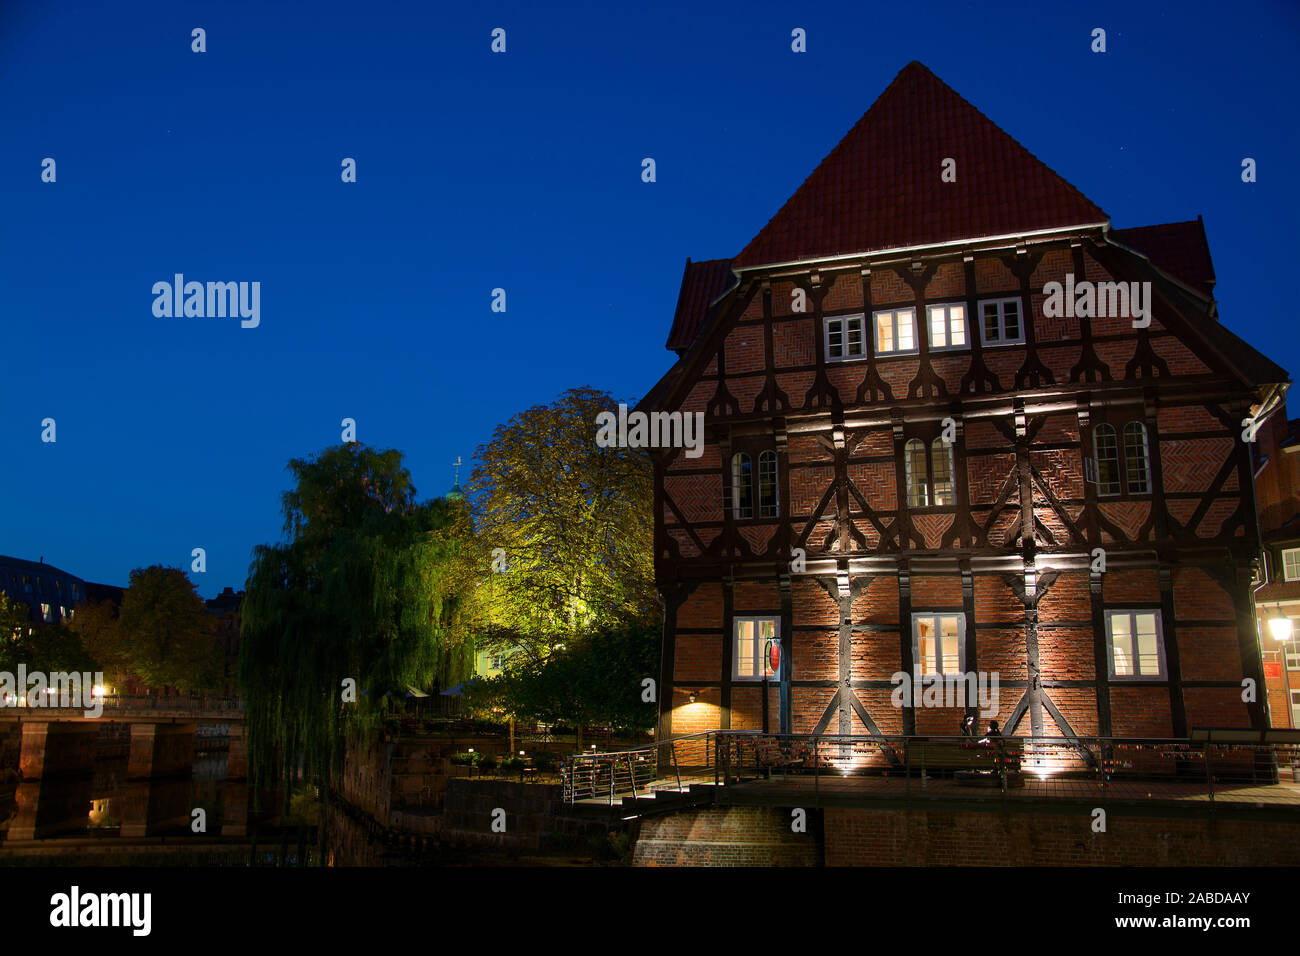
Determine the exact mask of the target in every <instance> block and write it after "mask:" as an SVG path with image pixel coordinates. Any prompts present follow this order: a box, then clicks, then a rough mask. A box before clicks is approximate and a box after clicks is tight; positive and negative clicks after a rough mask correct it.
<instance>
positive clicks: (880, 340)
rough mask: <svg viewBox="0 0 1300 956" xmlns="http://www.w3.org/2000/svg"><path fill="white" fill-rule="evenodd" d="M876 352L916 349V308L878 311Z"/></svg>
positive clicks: (885, 352)
mask: <svg viewBox="0 0 1300 956" xmlns="http://www.w3.org/2000/svg"><path fill="white" fill-rule="evenodd" d="M874 318H875V320H876V352H877V354H879V355H888V354H890V353H900V352H915V351H916V310H915V309H893V310H892V311H887V312H876V313H875V314H874Z"/></svg>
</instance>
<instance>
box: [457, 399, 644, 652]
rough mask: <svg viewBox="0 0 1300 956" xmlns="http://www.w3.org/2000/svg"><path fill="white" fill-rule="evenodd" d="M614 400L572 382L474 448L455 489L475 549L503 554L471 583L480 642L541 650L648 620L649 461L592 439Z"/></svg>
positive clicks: (491, 646) (494, 647) (490, 646)
mask: <svg viewBox="0 0 1300 956" xmlns="http://www.w3.org/2000/svg"><path fill="white" fill-rule="evenodd" d="M617 408H618V405H617V403H616V402H615V401H614V399H613V398H611V397H610V396H609V395H608V394H607V393H605V392H601V391H597V390H595V389H592V388H577V389H572V390H570V391H567V392H565V393H564V394H562V395H561V396H560V397H559V398H558V399H557V400H556V401H555V402H554V403H552V404H550V405H540V406H537V407H535V408H530V409H528V410H527V411H525V412H523V413H521V414H519V415H517V416H515V417H514V418H513V419H511V420H510V421H509V422H508V423H507V424H505V425H502V426H499V427H498V428H497V429H496V431H495V432H494V433H493V436H492V440H491V442H490V443H489V444H488V445H486V446H484V447H481V448H480V449H479V450H478V453H477V456H476V465H475V468H474V472H473V475H472V476H471V478H470V481H469V483H468V488H467V490H468V493H469V495H470V497H471V499H472V501H473V503H474V513H475V519H476V532H477V536H478V538H479V540H480V542H481V546H482V548H483V549H484V552H485V556H481V558H480V560H484V561H485V562H488V561H490V559H491V556H492V554H493V552H494V551H495V549H500V551H497V552H496V553H497V555H498V556H500V555H501V552H504V561H505V566H506V570H505V571H503V572H500V571H490V570H489V573H488V574H487V575H486V576H485V579H484V583H483V586H482V587H481V588H480V589H479V591H478V593H477V600H478V610H479V614H478V620H479V624H480V649H485V648H486V649H491V650H506V649H509V648H512V647H519V648H521V649H522V650H523V651H524V652H525V653H524V656H525V657H526V658H528V659H530V660H532V661H541V660H544V659H545V658H546V657H547V656H548V655H549V654H550V653H551V652H552V650H553V649H554V648H555V647H556V646H557V645H560V644H573V643H575V642H576V641H578V640H579V639H581V637H582V635H584V634H591V633H594V632H598V631H602V630H610V629H618V628H623V627H626V626H628V625H629V624H649V623H652V622H653V621H654V620H655V618H656V616H657V604H656V602H655V595H654V566H653V534H654V522H653V515H652V503H653V500H654V494H653V471H652V468H651V465H650V461H649V459H648V457H647V456H646V455H645V454H644V453H643V452H641V451H638V450H635V449H628V448H601V447H599V446H598V445H597V444H596V440H595V438H596V431H597V429H596V416H597V415H598V414H599V413H601V412H604V411H614V412H616V411H617ZM488 568H490V564H489V565H488ZM485 570H486V569H485Z"/></svg>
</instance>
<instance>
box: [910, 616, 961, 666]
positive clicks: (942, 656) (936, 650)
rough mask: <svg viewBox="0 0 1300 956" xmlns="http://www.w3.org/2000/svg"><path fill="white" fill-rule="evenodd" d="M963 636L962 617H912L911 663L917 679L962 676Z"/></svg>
mask: <svg viewBox="0 0 1300 956" xmlns="http://www.w3.org/2000/svg"><path fill="white" fill-rule="evenodd" d="M965 634H966V618H965V616H964V615H962V614H931V613H929V612H924V613H919V614H913V615H912V659H913V661H915V665H916V669H917V671H918V672H919V673H920V674H921V676H922V677H928V676H930V675H933V674H961V673H964V672H965V664H966V660H965V658H966V646H965V641H963V640H962V638H963V637H965Z"/></svg>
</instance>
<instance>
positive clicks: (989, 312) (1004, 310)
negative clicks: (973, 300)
mask: <svg viewBox="0 0 1300 956" xmlns="http://www.w3.org/2000/svg"><path fill="white" fill-rule="evenodd" d="M1024 340H1025V323H1024V320H1023V317H1022V316H1021V314H1020V300H1019V299H986V300H984V301H982V302H981V303H980V341H981V342H982V343H983V344H984V345H1011V344H1013V343H1016V342H1023V341H1024Z"/></svg>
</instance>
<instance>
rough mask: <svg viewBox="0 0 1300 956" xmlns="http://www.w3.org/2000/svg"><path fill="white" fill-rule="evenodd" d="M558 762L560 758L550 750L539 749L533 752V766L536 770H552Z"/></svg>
mask: <svg viewBox="0 0 1300 956" xmlns="http://www.w3.org/2000/svg"><path fill="white" fill-rule="evenodd" d="M559 764H560V758H559V757H558V756H556V754H555V753H554V752H552V751H550V750H539V751H537V753H535V754H533V766H534V767H536V768H537V769H538V770H544V771H546V772H547V773H549V772H550V771H552V770H554V769H555V768H556V767H557V766H559Z"/></svg>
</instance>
